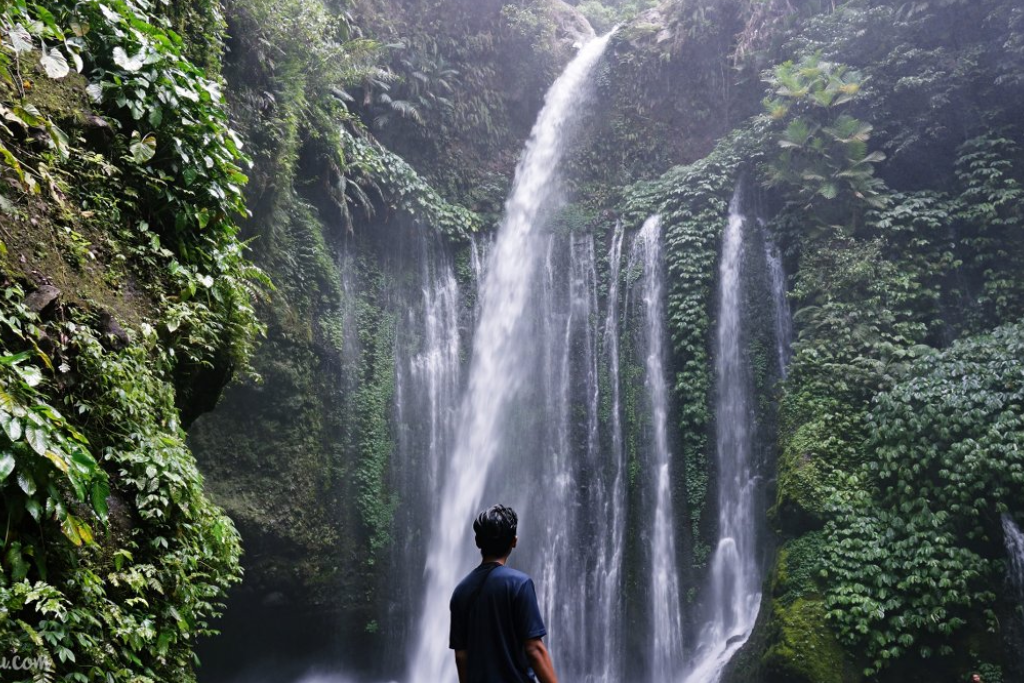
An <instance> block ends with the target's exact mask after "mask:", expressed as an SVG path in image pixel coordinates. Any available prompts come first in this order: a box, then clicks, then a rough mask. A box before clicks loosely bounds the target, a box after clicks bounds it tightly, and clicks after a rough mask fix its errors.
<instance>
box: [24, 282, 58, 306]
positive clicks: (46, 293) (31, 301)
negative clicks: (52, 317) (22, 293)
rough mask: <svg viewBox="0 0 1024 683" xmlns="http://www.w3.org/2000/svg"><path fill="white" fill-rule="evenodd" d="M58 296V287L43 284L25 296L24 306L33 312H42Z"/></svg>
mask: <svg viewBox="0 0 1024 683" xmlns="http://www.w3.org/2000/svg"><path fill="white" fill-rule="evenodd" d="M59 298H60V290H59V289H57V288H56V287H54V286H53V285H43V286H42V287H40V288H39V289H37V290H36V291H34V292H32V293H31V294H29V295H28V296H27V297H25V306H27V307H28V309H29V310H30V311H32V312H33V313H42V312H43V311H45V310H46V309H47V308H49V307H50V305H51V304H53V303H54V302H55V301H57V299H59Z"/></svg>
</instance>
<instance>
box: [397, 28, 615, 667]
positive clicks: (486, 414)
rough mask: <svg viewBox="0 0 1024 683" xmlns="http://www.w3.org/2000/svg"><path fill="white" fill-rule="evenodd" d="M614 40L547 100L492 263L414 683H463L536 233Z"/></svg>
mask: <svg viewBox="0 0 1024 683" xmlns="http://www.w3.org/2000/svg"><path fill="white" fill-rule="evenodd" d="M609 38H610V34H609V35H608V36H605V37H603V38H600V39H597V40H594V41H592V42H591V43H589V44H588V45H586V46H585V47H584V48H583V49H582V50H581V51H580V53H579V54H578V55H577V56H576V58H575V59H574V60H573V61H572V62H571V63H570V64H569V66H568V67H567V68H566V70H565V72H564V73H563V74H562V75H561V76H560V77H559V78H558V80H557V81H555V83H554V85H553V86H552V87H551V89H550V90H549V91H548V94H547V98H546V101H545V105H544V108H543V110H542V111H541V113H540V116H539V118H538V120H537V123H536V124H535V126H534V128H533V132H532V133H531V137H530V141H529V142H528V143H527V146H526V150H525V152H524V154H523V158H522V160H521V161H520V163H519V167H518V168H517V170H516V180H515V183H514V185H513V189H512V193H511V196H510V197H509V199H508V201H507V202H506V204H505V216H504V219H503V221H502V224H501V228H500V230H499V233H498V237H497V241H496V243H495V245H494V248H493V250H492V252H491V254H490V255H489V258H488V267H487V269H486V275H485V278H484V281H483V286H482V287H481V292H480V319H479V322H478V324H477V329H476V334H475V337H474V353H473V359H472V362H471V365H470V374H469V382H468V386H467V387H466V393H465V396H464V398H463V403H462V408H461V413H460V421H459V429H458V436H457V438H456V443H455V447H454V450H453V452H452V455H451V459H450V461H449V463H448V466H447V468H446V470H445V474H444V484H443V487H442V494H441V496H440V509H439V511H438V514H437V515H436V516H435V518H434V524H433V529H434V534H433V537H432V539H431V542H430V549H429V551H428V556H427V562H426V577H425V579H426V581H425V583H426V599H425V603H424V612H423V618H422V620H421V622H420V627H419V643H418V644H417V646H416V649H415V651H414V653H413V657H412V660H411V663H410V668H409V680H410V681H411V682H412V683H439V682H441V681H450V680H455V670H454V660H453V658H452V656H451V653H450V651H449V650H448V647H447V646H448V643H447V635H448V625H449V615H448V600H449V597H450V596H451V592H452V590H453V589H454V587H455V585H456V583H457V581H458V579H459V577H460V575H461V574H462V573H463V572H464V571H465V570H466V569H467V567H468V566H470V563H471V562H472V559H471V558H472V549H471V546H470V544H471V541H470V539H468V537H467V536H468V535H467V529H468V528H469V522H470V519H471V517H472V515H473V514H474V513H475V512H476V511H477V508H478V507H479V506H480V504H481V500H482V497H483V493H484V488H485V485H486V483H487V480H488V471H489V470H490V467H491V465H492V463H493V461H494V459H495V456H496V455H497V453H498V446H499V444H500V443H501V441H502V437H503V431H504V430H503V424H504V418H505V417H506V409H507V408H508V406H509V403H510V401H511V400H512V399H514V398H515V397H516V396H517V395H518V393H519V392H520V389H521V388H522V386H521V384H522V377H523V376H522V373H520V372H519V370H520V366H521V363H522V360H523V354H524V351H525V347H527V344H526V341H527V339H525V336H526V332H527V327H528V326H526V325H524V324H523V323H524V318H525V314H526V312H527V310H528V308H529V304H530V296H529V294H530V292H531V281H532V279H533V277H534V274H535V272H536V270H537V265H538V262H539V260H540V257H541V256H542V254H543V251H542V249H543V242H542V241H540V240H538V239H536V235H535V227H536V225H537V223H538V219H539V217H540V216H541V213H542V211H543V209H544V208H545V206H547V205H548V203H549V201H550V200H551V199H552V198H553V196H554V192H555V184H556V183H555V180H556V171H557V168H558V165H559V161H560V160H561V157H562V152H563V143H564V142H565V132H566V129H567V127H568V126H570V125H571V123H572V121H573V119H574V117H575V114H576V109H577V104H578V103H579V102H580V101H581V100H582V99H583V98H582V95H583V93H584V88H585V86H586V84H587V82H588V80H589V75H590V72H591V70H592V69H593V67H594V65H595V64H597V62H598V60H599V59H600V57H601V55H602V54H603V53H604V50H605V48H606V47H607V45H608V40H609Z"/></svg>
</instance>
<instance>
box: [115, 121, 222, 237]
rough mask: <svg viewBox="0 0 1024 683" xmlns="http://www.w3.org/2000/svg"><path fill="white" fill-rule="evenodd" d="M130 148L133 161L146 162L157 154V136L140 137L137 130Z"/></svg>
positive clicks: (133, 134) (137, 162)
mask: <svg viewBox="0 0 1024 683" xmlns="http://www.w3.org/2000/svg"><path fill="white" fill-rule="evenodd" d="M129 149H130V150H131V153H132V161H134V162H135V163H136V164H144V163H146V162H148V161H149V160H151V159H152V158H153V157H154V156H156V137H155V136H153V135H152V134H150V135H147V136H146V137H140V136H139V132H138V131H135V132H134V133H132V144H131V146H130V147H129ZM200 227H206V226H200Z"/></svg>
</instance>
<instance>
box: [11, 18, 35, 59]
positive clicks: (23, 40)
mask: <svg viewBox="0 0 1024 683" xmlns="http://www.w3.org/2000/svg"><path fill="white" fill-rule="evenodd" d="M7 39H8V41H9V42H10V45H11V49H13V50H14V54H16V55H22V54H25V53H26V52H31V51H32V50H33V49H34V48H35V46H34V44H33V41H32V34H30V33H29V32H28V29H26V28H25V27H24V26H22V25H21V24H20V23H18V24H15V25H14V26H12V27H11V28H10V29H9V30H8V32H7Z"/></svg>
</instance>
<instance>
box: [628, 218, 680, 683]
mask: <svg viewBox="0 0 1024 683" xmlns="http://www.w3.org/2000/svg"><path fill="white" fill-rule="evenodd" d="M630 262H631V264H630V270H633V269H634V268H635V267H636V265H640V266H641V267H642V268H643V275H642V281H641V301H642V303H643V319H644V322H645V323H646V324H645V329H644V342H645V348H644V350H643V354H644V366H645V369H646V371H647V374H646V381H645V383H646V388H647V393H648V399H649V401H650V415H651V417H650V422H651V424H650V427H651V431H652V435H651V441H652V444H651V446H652V452H651V453H650V468H651V470H652V474H653V477H652V487H653V489H654V508H653V521H652V532H651V547H650V600H651V621H652V623H651V652H650V669H651V680H652V681H670V680H672V678H673V676H674V672H676V671H678V669H679V663H680V661H681V660H682V653H683V627H682V614H681V612H680V599H679V596H680V592H679V570H678V567H677V563H676V546H675V525H674V523H673V519H674V515H673V505H672V489H671V472H670V468H671V461H672V454H671V453H670V452H669V446H668V382H667V378H666V371H665V348H664V347H665V336H666V333H665V328H664V318H665V313H664V304H663V295H664V292H663V289H664V288H663V284H662V278H663V276H662V273H663V268H662V263H661V217H660V216H651V217H650V218H648V219H647V221H646V222H645V223H644V225H643V227H642V228H641V229H640V232H638V233H637V235H636V238H635V239H634V242H633V250H632V254H631V255H630Z"/></svg>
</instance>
